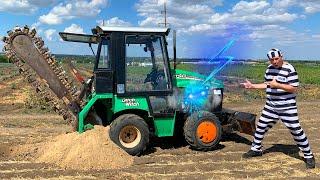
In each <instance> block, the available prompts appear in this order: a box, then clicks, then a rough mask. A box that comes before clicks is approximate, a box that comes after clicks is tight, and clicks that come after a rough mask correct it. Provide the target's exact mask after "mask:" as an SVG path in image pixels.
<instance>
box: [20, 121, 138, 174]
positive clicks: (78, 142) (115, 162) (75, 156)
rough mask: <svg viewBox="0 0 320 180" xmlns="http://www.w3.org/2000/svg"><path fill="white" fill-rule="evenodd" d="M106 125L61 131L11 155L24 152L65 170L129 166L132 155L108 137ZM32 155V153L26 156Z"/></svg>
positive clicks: (25, 146)
mask: <svg viewBox="0 0 320 180" xmlns="http://www.w3.org/2000/svg"><path fill="white" fill-rule="evenodd" d="M108 134H109V127H102V126H95V127H94V129H92V130H89V131H86V132H85V133H82V134H79V133H77V132H73V133H69V134H62V135H59V136H56V137H54V138H53V139H52V140H51V141H49V142H45V143H40V144H33V145H31V146H30V144H26V145H23V146H19V147H16V148H17V149H16V150H14V151H15V154H20V155H19V156H20V157H21V152H24V153H23V154H25V153H27V152H28V156H29V157H30V156H32V159H33V160H34V161H36V162H43V163H50V164H56V165H58V166H60V167H62V168H66V169H81V170H90V169H98V170H99V169H119V168H124V167H127V166H130V165H131V164H132V163H133V157H132V156H130V155H128V154H127V153H126V152H125V151H123V150H122V149H120V148H119V147H118V146H117V145H116V144H114V143H113V142H112V141H111V140H110V139H109V136H108ZM30 153H31V154H33V155H30Z"/></svg>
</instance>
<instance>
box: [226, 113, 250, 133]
mask: <svg viewBox="0 0 320 180" xmlns="http://www.w3.org/2000/svg"><path fill="white" fill-rule="evenodd" d="M222 114H223V117H224V118H225V123H224V124H225V125H223V126H222V127H223V128H224V131H225V132H227V133H231V132H234V131H239V132H241V133H245V134H249V135H254V133H255V129H256V115H255V114H251V113H247V112H239V111H235V110H231V109H225V108H223V110H222Z"/></svg>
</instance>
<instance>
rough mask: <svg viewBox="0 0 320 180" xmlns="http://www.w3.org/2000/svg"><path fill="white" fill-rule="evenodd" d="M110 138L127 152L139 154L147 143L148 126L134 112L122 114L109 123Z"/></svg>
mask: <svg viewBox="0 0 320 180" xmlns="http://www.w3.org/2000/svg"><path fill="white" fill-rule="evenodd" d="M109 136H110V139H111V140H112V141H113V142H114V143H116V144H117V145H118V146H119V147H120V148H122V149H123V150H125V151H126V152H127V153H128V154H130V155H133V156H137V155H140V154H141V153H142V152H143V151H145V149H146V148H147V145H148V143H149V127H148V125H147V123H146V122H145V121H144V119H143V118H141V117H140V116H137V115H135V114H123V115H121V116H119V117H117V118H116V119H115V120H114V121H113V122H112V123H111V125H110V131H109Z"/></svg>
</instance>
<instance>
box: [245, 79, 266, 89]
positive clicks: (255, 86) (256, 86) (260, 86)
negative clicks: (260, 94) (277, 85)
mask: <svg viewBox="0 0 320 180" xmlns="http://www.w3.org/2000/svg"><path fill="white" fill-rule="evenodd" d="M240 84H241V85H243V86H244V87H245V88H246V89H266V88H267V84H265V83H259V84H252V83H251V82H250V81H249V80H247V79H246V82H244V83H240Z"/></svg>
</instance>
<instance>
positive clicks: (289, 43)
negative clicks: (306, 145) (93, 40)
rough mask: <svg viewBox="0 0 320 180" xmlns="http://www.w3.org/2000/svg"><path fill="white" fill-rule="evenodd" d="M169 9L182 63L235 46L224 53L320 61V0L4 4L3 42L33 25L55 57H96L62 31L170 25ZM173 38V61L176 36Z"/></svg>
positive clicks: (21, 0)
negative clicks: (271, 51) (275, 53)
mask: <svg viewBox="0 0 320 180" xmlns="http://www.w3.org/2000/svg"><path fill="white" fill-rule="evenodd" d="M164 3H165V4H166V7H167V21H168V23H169V25H168V26H169V27H170V28H171V30H172V29H175V30H176V31H177V56H178V57H183V58H211V57H214V56H215V54H216V53H217V52H218V51H219V49H221V48H222V47H223V46H224V45H225V44H227V43H228V42H229V41H230V40H235V41H236V42H235V43H234V45H233V46H232V47H231V48H230V49H229V50H228V51H227V52H225V54H224V55H228V56H234V57H235V58H239V59H266V58H267V56H266V54H267V51H268V50H269V49H271V48H278V49H280V50H282V52H283V54H284V57H285V58H286V59H288V60H289V59H290V60H293V59H295V60H320V51H319V50H320V28H319V22H320V21H319V19H320V0H303V1H302V0H253V1H249V0H242V1H239V0H228V1H227V0H46V1H44V0H2V1H1V6H0V36H6V35H7V31H8V30H11V29H13V28H14V27H15V26H20V27H23V26H24V25H28V26H30V27H34V28H36V30H37V32H38V35H39V36H41V37H42V38H43V39H44V41H45V44H46V45H47V46H48V48H49V49H50V51H51V52H52V53H54V54H90V53H91V51H90V49H89V47H88V46H87V45H83V44H79V43H78V44H75V43H70V42H62V41H61V39H60V38H59V35H58V33H59V32H74V33H81V34H91V29H92V28H94V27H96V26H97V25H101V24H102V22H104V24H105V25H106V26H139V27H163V26H164V25H163V22H164V13H162V12H163V9H164ZM171 32H172V31H171ZM167 40H168V43H169V45H168V48H169V54H170V55H171V54H172V53H171V52H172V33H171V34H170V35H169V36H168V37H167ZM2 47H3V43H2V42H0V48H1V49H2Z"/></svg>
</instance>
